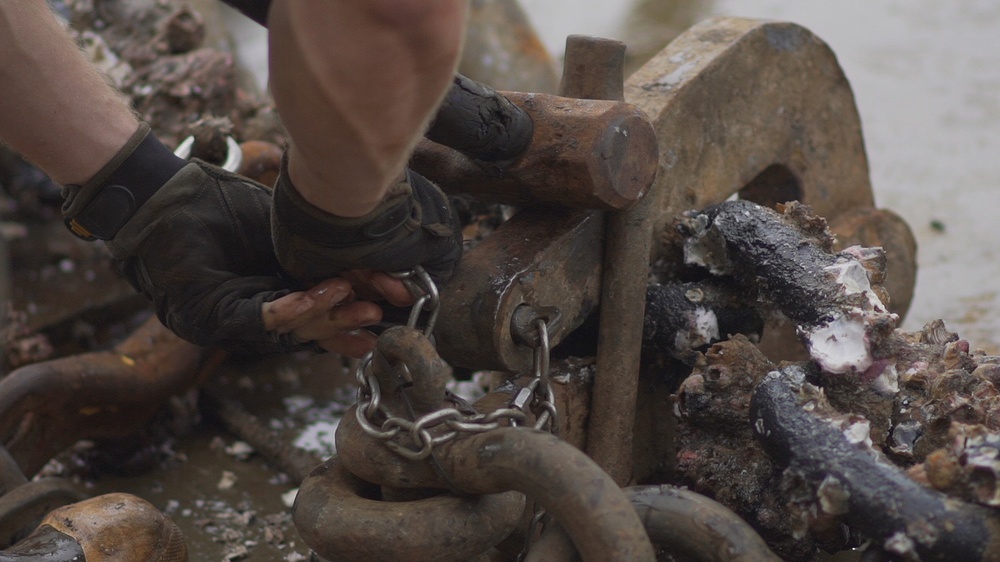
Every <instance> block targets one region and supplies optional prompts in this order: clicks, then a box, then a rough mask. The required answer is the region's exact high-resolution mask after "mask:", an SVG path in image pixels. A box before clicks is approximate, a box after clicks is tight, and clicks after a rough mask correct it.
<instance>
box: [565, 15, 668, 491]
mask: <svg viewBox="0 0 1000 562" xmlns="http://www.w3.org/2000/svg"><path fill="white" fill-rule="evenodd" d="M624 65H625V44H624V43H622V42H620V41H613V40H609V39H598V38H593V37H583V36H579V35H574V36H570V38H569V39H568V40H567V41H566V63H565V71H564V73H563V82H562V86H561V92H562V93H563V94H564V95H571V96H574V97H582V98H601V99H614V100H622V99H624V93H623V88H624V75H623V68H624ZM637 156H641V157H643V158H646V159H648V160H647V162H648V164H649V165H651V166H653V165H655V161H656V160H657V154H656V151H655V150H653V151H650V152H647V153H641V154H638V155H637ZM650 183H652V181H650ZM648 185H649V184H647V187H648ZM644 195H645V194H644ZM647 199H648V196H647V197H646V198H644V199H642V200H641V201H640V202H639V204H638V205H636V206H635V207H634V208H632V209H631V210H629V211H627V212H617V213H614V212H612V213H609V214H608V215H607V216H606V218H605V222H606V224H605V237H606V238H605V241H604V266H603V269H602V287H601V307H600V319H599V329H598V342H597V371H596V374H595V376H594V386H593V390H592V394H591V408H590V420H589V422H588V430H587V454H588V455H590V456H591V458H593V459H594V460H595V461H596V462H597V464H598V465H600V466H601V467H602V468H603V469H604V470H606V471H607V472H608V474H610V475H611V476H612V478H614V480H615V482H617V483H618V485H620V486H621V485H625V484H627V483H628V482H629V480H631V478H632V431H633V427H634V425H635V402H636V398H637V394H638V388H639V357H640V353H641V350H642V331H643V315H644V313H645V307H646V282H647V279H648V277H649V253H650V248H651V246H652V232H653V229H652V223H651V220H650V214H649V209H650V203H649V201H647Z"/></svg>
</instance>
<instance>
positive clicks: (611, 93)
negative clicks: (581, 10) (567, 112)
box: [559, 35, 625, 101]
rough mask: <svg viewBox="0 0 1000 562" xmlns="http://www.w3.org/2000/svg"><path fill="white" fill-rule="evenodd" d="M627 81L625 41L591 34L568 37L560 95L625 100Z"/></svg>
mask: <svg viewBox="0 0 1000 562" xmlns="http://www.w3.org/2000/svg"><path fill="white" fill-rule="evenodd" d="M624 80H625V43H623V42H621V41H616V40H614V39H604V38H601V37H591V36H589V35H570V36H569V37H567V38H566V54H565V56H564V61H563V75H562V82H560V83H559V95H560V96H566V97H568V98H579V99H588V100H614V101H621V100H624V99H625V89H624V87H625V84H624Z"/></svg>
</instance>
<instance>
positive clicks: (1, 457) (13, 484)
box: [0, 445, 28, 495]
mask: <svg viewBox="0 0 1000 562" xmlns="http://www.w3.org/2000/svg"><path fill="white" fill-rule="evenodd" d="M27 481H28V479H27V477H25V476H24V472H23V471H22V470H21V467H20V466H18V464H17V461H16V460H14V457H13V456H11V454H10V451H8V450H7V448H6V447H4V446H3V445H0V495H3V494H6V493H7V492H9V491H11V490H13V489H14V488H17V487H18V486H22V485H24V484H25V483H26V482H27Z"/></svg>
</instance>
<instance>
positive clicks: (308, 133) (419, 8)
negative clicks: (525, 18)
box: [268, 0, 467, 216]
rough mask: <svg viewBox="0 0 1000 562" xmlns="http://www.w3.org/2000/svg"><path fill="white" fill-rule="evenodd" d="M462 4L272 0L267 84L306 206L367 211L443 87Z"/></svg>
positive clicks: (459, 0)
mask: <svg viewBox="0 0 1000 562" xmlns="http://www.w3.org/2000/svg"><path fill="white" fill-rule="evenodd" d="M466 3H467V0H368V1H366V2H358V1H347V0H314V1H304V0H275V1H274V2H273V3H272V6H271V12H270V18H269V22H268V27H269V29H270V37H271V78H272V88H273V93H274V97H275V101H276V103H277V105H278V109H279V111H280V112H281V115H282V118H283V120H284V123H285V125H286V127H287V128H288V131H289V134H290V136H291V138H292V150H291V153H290V174H291V177H292V180H293V182H294V183H295V186H296V188H297V189H298V190H299V191H300V193H301V194H302V195H303V197H305V198H306V200H308V201H309V202H310V203H312V204H314V205H316V206H317V207H320V208H321V209H324V210H326V211H329V212H331V213H334V214H338V215H342V216H359V215H363V214H365V213H366V212H368V211H370V210H371V209H372V208H373V207H374V206H375V205H376V204H377V203H378V202H379V200H380V199H381V198H382V196H383V195H384V193H385V190H386V189H387V187H388V186H389V185H390V184H391V183H392V182H393V181H395V180H396V179H398V177H399V175H400V172H401V171H402V169H403V166H404V164H405V162H406V160H407V158H408V157H409V155H410V152H411V151H412V149H413V146H414V145H415V143H416V141H417V140H418V139H419V138H420V136H421V135H422V134H423V132H424V129H425V127H426V125H427V122H428V120H429V119H430V117H431V115H432V114H433V112H434V110H435V109H436V108H437V106H438V104H439V103H440V101H441V99H442V97H443V95H444V92H445V91H446V89H447V88H448V86H449V85H450V84H451V80H452V77H453V75H454V72H455V67H456V65H457V62H458V57H459V54H460V50H461V43H462V36H463V32H464V23H465V13H466Z"/></svg>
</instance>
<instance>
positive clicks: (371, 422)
mask: <svg viewBox="0 0 1000 562" xmlns="http://www.w3.org/2000/svg"><path fill="white" fill-rule="evenodd" d="M393 276H394V277H395V278H397V279H399V280H401V281H403V283H404V284H405V285H406V287H407V288H408V289H409V290H410V292H411V293H412V294H413V295H414V296H416V297H417V300H416V303H414V305H413V309H412V310H411V311H410V317H409V320H408V322H407V326H408V327H410V328H413V329H417V324H418V323H419V322H420V317H421V313H423V312H427V313H428V315H427V321H426V324H425V325H424V329H423V333H424V335H425V336H427V337H430V335H431V333H432V332H433V331H434V325H435V324H436V322H437V317H438V312H439V311H440V308H441V299H440V294H439V293H438V289H437V286H436V285H435V284H434V281H433V280H432V279H431V277H430V275H428V274H427V272H426V271H424V269H423V268H422V267H420V266H417V267H415V268H414V269H413V270H412V271H407V272H403V273H395V274H393ZM535 327H536V329H537V330H538V336H539V337H538V340H539V345H537V346H536V347H535V348H534V351H533V353H534V357H533V361H532V363H533V366H532V371H533V373H532V374H533V378H532V380H531V382H530V383H529V384H528V386H527V387H525V388H522V389H521V390H520V391H519V392H518V393H517V395H516V396H515V397H514V399H513V400H511V402H510V403H509V404H508V406H507V407H506V408H501V409H499V410H495V411H493V412H490V413H488V414H480V413H468V412H467V411H462V410H460V409H459V408H442V409H440V410H437V411H434V412H431V413H429V414H426V415H424V416H421V417H420V418H418V419H416V420H412V421H411V420H409V419H407V418H405V417H402V416H399V415H397V414H396V413H394V412H392V411H390V409H389V408H388V407H387V406H386V405H385V404H383V403H382V392H381V389H380V388H379V384H378V380H377V379H376V378H375V375H374V373H373V372H372V353H371V352H369V353H368V354H366V355H365V356H364V357H363V358H362V359H361V361H359V362H358V365H357V368H356V369H355V372H354V376H355V378H356V379H357V382H358V399H357V408H356V409H355V416H356V417H357V420H358V424H359V425H360V426H361V429H362V431H364V432H365V433H366V434H367V435H369V436H371V437H373V438H375V439H378V440H380V441H384V442H385V445H386V446H387V447H389V448H390V449H391V450H392V451H394V452H395V453H397V454H399V455H400V456H402V457H404V458H407V459H410V460H423V459H426V458H428V457H430V456H431V453H432V451H433V450H434V447H435V446H437V445H440V444H442V443H446V442H448V441H451V440H452V439H454V438H456V437H458V436H459V435H460V434H462V433H485V432H487V431H493V430H494V429H497V428H500V427H502V426H503V424H504V422H506V423H508V424H509V425H511V426H513V427H517V426H519V425H521V424H523V423H525V422H526V421H527V419H528V416H527V410H528V409H529V408H534V409H536V410H541V413H540V414H538V416H537V418H536V421H535V425H534V427H535V429H543V430H548V431H551V432H552V433H555V432H556V406H555V394H554V392H553V390H552V386H551V384H550V381H549V355H550V349H549V334H548V329H547V325H546V322H545V320H544V319H541V318H539V319H538V320H536V321H535ZM404 367H405V365H404ZM376 420H381V422H377V421H376ZM441 428H444V429H445V430H446V431H444V432H443V433H439V434H438V435H434V434H433V433H432V432H431V430H435V429H441ZM401 434H403V435H407V436H408V438H409V443H410V446H406V445H402V444H400V443H398V442H396V441H395V439H396V437H397V436H400V435H401Z"/></svg>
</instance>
